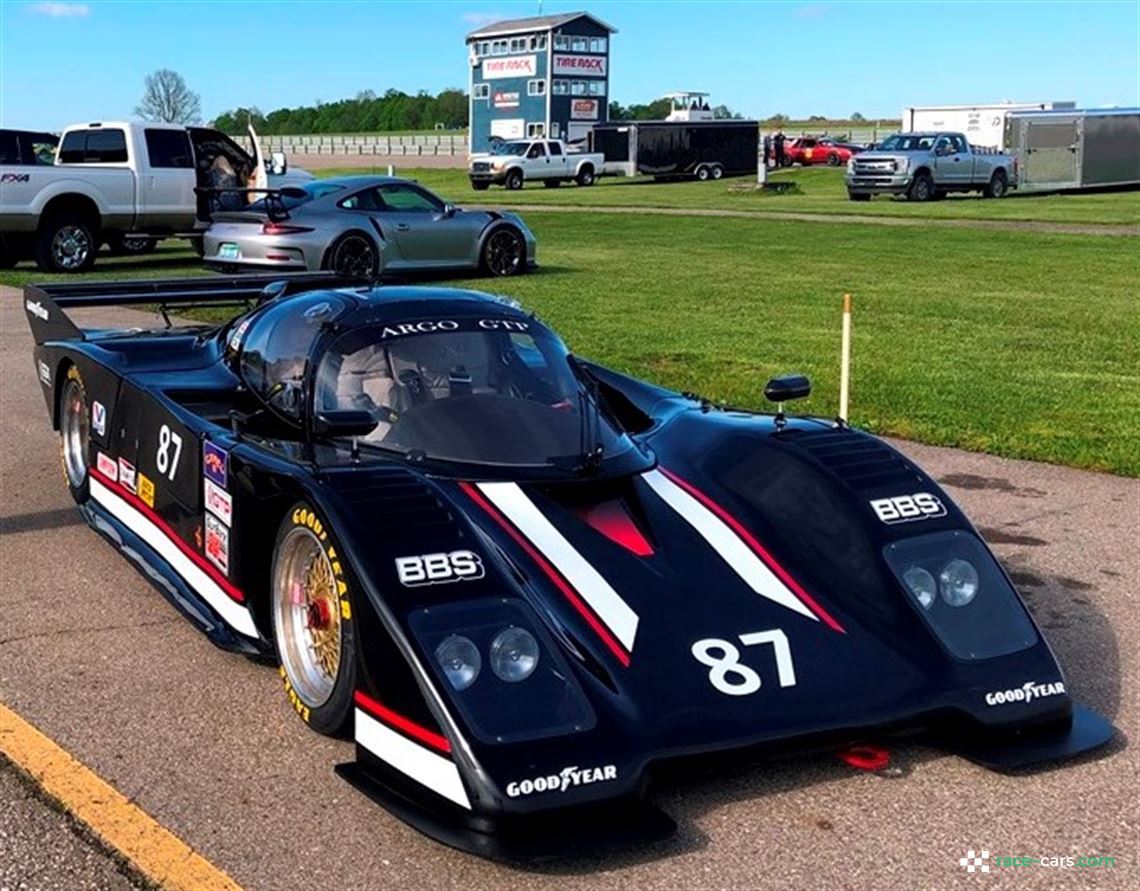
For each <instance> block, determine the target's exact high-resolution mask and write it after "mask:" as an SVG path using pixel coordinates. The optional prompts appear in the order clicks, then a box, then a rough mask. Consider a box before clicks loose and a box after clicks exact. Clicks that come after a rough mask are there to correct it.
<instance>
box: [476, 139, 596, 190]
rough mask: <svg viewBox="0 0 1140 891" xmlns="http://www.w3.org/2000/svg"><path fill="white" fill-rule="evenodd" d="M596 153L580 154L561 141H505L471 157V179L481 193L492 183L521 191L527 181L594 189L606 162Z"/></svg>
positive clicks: (551, 185)
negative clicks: (574, 184) (566, 183)
mask: <svg viewBox="0 0 1140 891" xmlns="http://www.w3.org/2000/svg"><path fill="white" fill-rule="evenodd" d="M605 160H606V158H605V156H604V155H602V154H600V153H596V152H579V151H576V150H574V149H572V148H570V147H569V146H567V145H566V143H564V142H563V141H562V140H560V139H527V140H519V141H515V142H503V143H500V144H499V145H497V146H495V147H494V148H493V149H491V151H490V152H488V153H485V154H476V155H472V156H471V160H470V161H469V162H468V166H467V177H468V178H469V179H470V180H471V187H472V188H474V189H479V190H480V191H481V190H483V189H486V188H487V187H488V186H490V185H491V183H496V184H497V185H502V186H506V187H507V188H508V189H521V188H522V187H523V183H524V182H526V181H527V180H541V181H542V184H543V185H544V186H547V187H548V188H553V187H555V186H559V185H561V184H562V183H564V182H569V181H570V180H573V181H574V182H576V183H577V184H578V185H580V186H592V185H593V184H594V182H595V180H596V179H597V177H598V173H599V172H600V171H601V169H602V165H603V164H604V163H605Z"/></svg>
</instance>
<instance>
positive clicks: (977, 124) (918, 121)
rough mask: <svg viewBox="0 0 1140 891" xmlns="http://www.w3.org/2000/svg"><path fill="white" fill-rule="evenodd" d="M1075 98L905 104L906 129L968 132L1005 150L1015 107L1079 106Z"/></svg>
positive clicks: (972, 139) (976, 139) (969, 136)
mask: <svg viewBox="0 0 1140 891" xmlns="http://www.w3.org/2000/svg"><path fill="white" fill-rule="evenodd" d="M1076 107H1077V103H1075V102H997V103H994V104H993V105H929V106H926V107H917V106H916V107H911V108H904V109H903V113H902V127H900V128H899V129H900V130H902V132H903V133H917V132H926V131H941V130H950V131H953V132H955V133H965V134H966V139H967V140H969V142H970V144H971V145H976V146H985V147H987V148H996V149H999V150H1002V151H1005V150H1007V149H1008V148H1009V146H1007V145H1006V144H1005V142H1004V139H1005V118H1006V115H1008V114H1009V113H1010V112H1014V111H1051V110H1052V109H1062V108H1076Z"/></svg>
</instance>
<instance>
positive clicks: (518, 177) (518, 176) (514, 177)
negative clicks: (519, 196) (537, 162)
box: [503, 170, 523, 192]
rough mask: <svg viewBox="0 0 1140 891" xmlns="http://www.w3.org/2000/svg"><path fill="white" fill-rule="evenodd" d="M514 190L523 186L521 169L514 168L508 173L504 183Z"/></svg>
mask: <svg viewBox="0 0 1140 891" xmlns="http://www.w3.org/2000/svg"><path fill="white" fill-rule="evenodd" d="M503 185H505V186H506V187H507V188H508V189H510V190H511V191H512V192H513V191H515V190H516V189H521V188H522V187H523V175H522V171H521V170H512V171H511V172H510V173H508V174H507V181H506V182H505V183H503Z"/></svg>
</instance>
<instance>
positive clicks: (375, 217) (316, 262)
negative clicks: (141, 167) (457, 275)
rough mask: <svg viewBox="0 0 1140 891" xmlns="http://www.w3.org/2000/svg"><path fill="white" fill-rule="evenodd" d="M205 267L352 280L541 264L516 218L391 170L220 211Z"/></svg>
mask: <svg viewBox="0 0 1140 891" xmlns="http://www.w3.org/2000/svg"><path fill="white" fill-rule="evenodd" d="M204 248H205V255H204V257H203V260H204V262H205V263H206V265H207V266H209V267H211V268H213V269H218V270H221V271H224V272H235V271H241V270H250V271H253V270H258V271H265V270H270V269H273V270H277V269H280V270H301V269H308V270H318V269H328V270H332V271H334V272H337V273H339V274H341V275H346V276H373V275H379V274H381V273H382V272H383V273H391V272H396V273H399V272H417V273H418V272H432V271H436V270H440V271H442V270H452V269H456V270H458V269H479V270H482V271H483V272H485V273H487V274H489V275H515V274H517V273H520V272H524V271H525V270H526V269H528V268H529V267H531V266H533V265H534V262H535V240H534V235H532V234H531V231H530V230H529V229H528V228H527V227H526V224H525V223H524V222H523V221H522V220H521V219H520V218H519V217H518V216H516V215H515V214H511V213H501V212H498V211H491V210H478V211H465V210H462V209H461V208H457V207H454V206H452V205H451V204H448V203H447V202H446V201H444V200H443V199H442V198H440V197H439V196H438V195H435V194H433V193H432V192H430V191H428V190H427V189H425V188H424V187H423V186H421V185H419V184H417V183H415V182H412V181H410V180H406V179H399V178H396V177H390V176H345V177H338V178H335V179H320V180H313V181H312V182H309V183H305V184H303V185H301V186H299V187H291V188H286V189H281V190H277V191H275V192H272V193H270V194H269V195H268V196H266V197H265V198H262V199H260V200H258V201H255V202H253V203H252V204H250V205H249V206H248V207H246V208H245V209H244V210H242V211H235V212H230V213H215V214H214V222H213V225H211V226H210V228H209V229H208V230H207V231H206V235H205V239H204Z"/></svg>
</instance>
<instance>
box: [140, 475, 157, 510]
mask: <svg viewBox="0 0 1140 891" xmlns="http://www.w3.org/2000/svg"><path fill="white" fill-rule="evenodd" d="M139 498H141V499H142V502H143V504H145V505H146V506H147V507H154V483H153V482H151V479H150V477H149V476H147V475H146V474H145V473H140V474H139Z"/></svg>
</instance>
